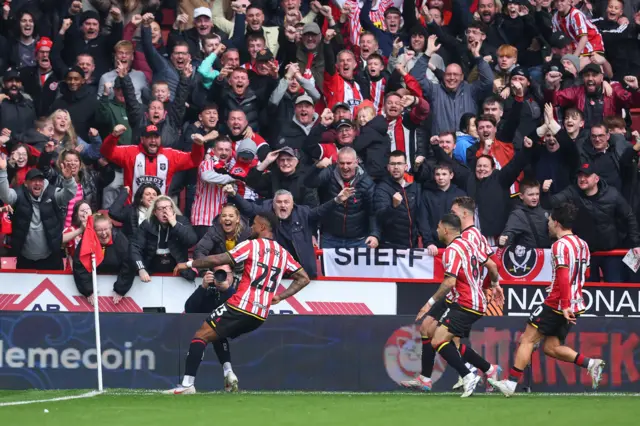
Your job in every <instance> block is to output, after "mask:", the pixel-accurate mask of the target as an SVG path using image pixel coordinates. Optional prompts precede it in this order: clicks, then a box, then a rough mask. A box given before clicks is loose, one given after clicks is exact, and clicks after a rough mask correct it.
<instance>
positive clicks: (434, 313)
mask: <svg viewBox="0 0 640 426" xmlns="http://www.w3.org/2000/svg"><path fill="white" fill-rule="evenodd" d="M446 300H447V298H446V297H445V298H443V299H440V300H438V301H437V302H436V303H435V304H434V305H433V306H432V307H431V309H429V312H427V316H428V317H431V318H435V319H436V321H440V318H441V317H442V315H443V314H444V311H446V310H447V308H448V307H449V306H451V304H450V303H447V302H446Z"/></svg>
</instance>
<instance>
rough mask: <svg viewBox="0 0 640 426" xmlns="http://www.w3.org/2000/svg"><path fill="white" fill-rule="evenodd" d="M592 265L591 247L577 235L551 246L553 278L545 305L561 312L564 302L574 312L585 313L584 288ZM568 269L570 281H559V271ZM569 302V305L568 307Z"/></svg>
mask: <svg viewBox="0 0 640 426" xmlns="http://www.w3.org/2000/svg"><path fill="white" fill-rule="evenodd" d="M590 263H591V253H590V252H589V246H588V245H587V243H586V242H584V240H582V239H580V238H578V237H577V236H575V235H572V234H570V235H565V236H564V237H562V238H560V239H559V240H558V241H556V242H555V243H553V245H552V246H551V266H552V267H553V275H552V278H551V287H550V292H549V295H548V296H547V298H546V299H545V301H544V303H545V305H547V306H549V307H550V308H553V309H555V310H558V311H561V310H562V308H563V306H562V305H563V302H564V304H565V307H567V306H568V307H570V308H571V309H572V310H573V312H583V311H584V310H585V309H586V306H585V304H584V299H583V298H582V287H583V286H584V283H585V281H586V279H587V269H588V268H589V265H590ZM561 268H567V269H568V271H567V272H568V281H567V280H566V279H559V277H558V275H559V271H558V270H559V269H561ZM567 302H568V305H567Z"/></svg>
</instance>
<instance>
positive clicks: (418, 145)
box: [384, 92, 429, 171]
mask: <svg viewBox="0 0 640 426" xmlns="http://www.w3.org/2000/svg"><path fill="white" fill-rule="evenodd" d="M384 115H385V117H386V119H387V123H388V126H389V132H388V133H389V137H390V138H391V148H390V149H391V150H392V151H395V150H399V151H402V152H404V153H405V154H406V155H407V159H408V161H407V166H408V170H409V171H412V170H413V169H414V168H415V166H417V165H419V164H421V163H422V162H423V161H424V148H423V146H422V145H423V144H424V141H422V140H420V137H419V135H418V132H417V130H418V128H419V127H420V124H421V123H422V121H424V120H425V119H426V118H427V116H428V115H429V103H428V102H427V101H425V100H424V99H423V98H421V97H418V96H411V95H405V96H402V95H401V94H400V93H399V92H391V93H389V94H388V95H387V97H386V98H385V101H384Z"/></svg>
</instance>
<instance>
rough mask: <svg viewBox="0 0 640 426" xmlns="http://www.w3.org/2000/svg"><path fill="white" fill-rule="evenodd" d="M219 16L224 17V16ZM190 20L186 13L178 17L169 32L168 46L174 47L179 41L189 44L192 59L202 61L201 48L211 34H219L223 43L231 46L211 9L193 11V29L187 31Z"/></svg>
mask: <svg viewBox="0 0 640 426" xmlns="http://www.w3.org/2000/svg"><path fill="white" fill-rule="evenodd" d="M218 16H222V14H220V15H218ZM188 20H189V17H188V15H187V14H186V13H181V14H179V15H178V16H177V17H176V21H175V22H174V23H173V27H172V28H171V31H170V32H169V40H168V41H167V45H169V46H173V45H175V43H176V42H178V41H183V42H187V44H188V45H189V54H190V55H191V57H192V58H193V59H197V60H200V61H201V60H203V59H204V58H205V55H204V52H203V51H202V49H203V48H202V47H201V46H204V37H206V36H208V35H209V34H217V35H218V36H220V42H221V43H223V44H225V45H229V36H228V35H227V33H226V32H225V31H223V30H222V29H221V28H218V27H217V26H216V25H215V24H214V22H213V13H212V11H211V9H210V8H208V7H196V8H195V9H194V10H193V28H190V29H188V30H185V28H184V26H185V25H187V24H188ZM230 24H231V23H230Z"/></svg>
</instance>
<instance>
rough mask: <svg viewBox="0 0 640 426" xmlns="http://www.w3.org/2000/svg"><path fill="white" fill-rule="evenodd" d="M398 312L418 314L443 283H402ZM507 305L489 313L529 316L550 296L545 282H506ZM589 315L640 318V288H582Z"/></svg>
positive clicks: (599, 286)
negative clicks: (542, 283) (527, 283)
mask: <svg viewBox="0 0 640 426" xmlns="http://www.w3.org/2000/svg"><path fill="white" fill-rule="evenodd" d="M397 285H398V297H397V299H396V300H397V304H398V308H397V313H398V315H415V314H417V313H418V311H419V310H420V308H422V306H423V305H424V304H425V303H426V302H427V300H429V298H430V297H431V296H432V295H433V294H434V293H435V292H436V290H437V289H438V287H439V286H440V284H439V283H398V284H397ZM502 287H503V288H504V299H505V303H504V306H501V307H496V306H492V307H491V309H490V312H489V315H493V316H500V315H511V316H529V314H530V313H531V312H533V311H534V310H535V308H536V307H537V306H538V305H540V304H541V303H542V302H543V301H544V299H545V297H546V296H547V292H546V289H547V287H545V286H541V285H521V284H503V285H502ZM582 293H583V294H582V295H583V297H584V300H585V305H586V306H587V315H589V316H597V317H605V316H610V317H620V316H624V317H632V318H633V317H640V287H637V286H625V287H611V286H602V285H591V284H589V285H588V286H587V287H585V288H584V289H583V290H582Z"/></svg>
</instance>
